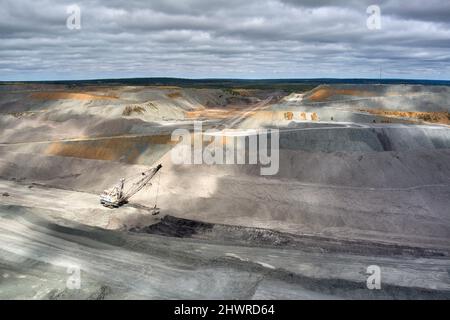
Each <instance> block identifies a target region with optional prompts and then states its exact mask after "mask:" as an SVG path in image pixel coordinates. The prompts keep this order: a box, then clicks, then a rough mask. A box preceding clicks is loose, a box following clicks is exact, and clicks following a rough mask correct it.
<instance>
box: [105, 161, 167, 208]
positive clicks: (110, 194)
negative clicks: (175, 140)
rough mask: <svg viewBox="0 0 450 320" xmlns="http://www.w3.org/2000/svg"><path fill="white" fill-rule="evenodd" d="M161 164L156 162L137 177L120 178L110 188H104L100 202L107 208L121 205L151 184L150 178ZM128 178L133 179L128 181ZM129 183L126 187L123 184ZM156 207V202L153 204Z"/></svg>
mask: <svg viewBox="0 0 450 320" xmlns="http://www.w3.org/2000/svg"><path fill="white" fill-rule="evenodd" d="M161 168H162V165H160V164H158V165H157V166H156V167H153V168H151V169H149V170H147V171H145V172H142V173H141V174H140V177H139V178H138V179H133V177H131V178H128V179H120V182H119V183H118V184H117V185H115V186H114V187H113V188H112V189H109V190H105V191H103V193H102V194H101V195H100V203H101V204H102V205H104V206H105V207H108V208H118V207H120V206H121V205H124V204H126V203H128V200H129V199H130V198H131V197H132V196H134V195H135V194H136V193H138V192H139V191H140V190H141V189H142V188H144V187H145V186H146V185H151V183H150V180H151V179H152V178H153V177H154V176H155V175H156V173H157V172H158V171H159V169H161ZM129 180H135V181H134V182H133V181H129ZM127 184H131V186H129V187H128V188H126V187H125V186H126V185H127ZM155 208H156V204H155Z"/></svg>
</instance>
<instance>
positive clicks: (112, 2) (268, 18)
mask: <svg viewBox="0 0 450 320" xmlns="http://www.w3.org/2000/svg"><path fill="white" fill-rule="evenodd" d="M73 4H76V5H78V7H79V8H80V10H81V20H80V22H81V29H73V28H72V29H70V28H68V27H67V20H68V18H69V16H70V15H71V13H68V11H67V9H68V8H67V7H68V6H70V5H73ZM373 4H375V5H378V6H379V8H380V9H381V17H380V23H381V24H380V27H381V28H380V29H377V28H376V24H375V25H374V24H372V25H371V28H368V26H367V19H368V17H369V16H370V14H368V13H367V8H368V6H369V5H373ZM0 5H1V7H0V8H1V9H0V80H45V79H88V78H89V79H92V78H110V77H114V78H118V77H159V76H162V77H185V78H316V77H328V78H348V77H362V78H378V77H379V72H380V67H381V68H382V76H383V77H385V78H415V79H450V1H448V0H428V1H423V0H410V1H400V0H398V1H394V0H370V1H361V0H350V1H331V0H305V1H302V0H147V1H138V0H127V1H125V0H124V1H118V0H109V1H99V0H83V1H81V0H71V1H66V0H62V1H61V0H58V1H57V0H0ZM72 12H73V11H72ZM369 18H370V17H369ZM370 21H374V20H370ZM74 23H76V20H74V19H72V18H69V25H70V26H74Z"/></svg>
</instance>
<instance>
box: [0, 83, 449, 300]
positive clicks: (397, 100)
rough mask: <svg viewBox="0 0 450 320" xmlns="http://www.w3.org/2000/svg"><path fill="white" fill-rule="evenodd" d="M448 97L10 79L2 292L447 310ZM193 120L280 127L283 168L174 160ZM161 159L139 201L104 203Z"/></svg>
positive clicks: (410, 90)
mask: <svg viewBox="0 0 450 320" xmlns="http://www.w3.org/2000/svg"><path fill="white" fill-rule="evenodd" d="M449 92H450V91H449V89H448V88H447V87H445V86H412V85H409V86H405V85H390V86H380V85H375V86H374V85H360V86H358V85H351V86H350V85H325V86H319V87H317V88H315V89H313V90H312V91H308V92H293V93H292V92H283V91H280V90H279V89H278V90H268V89H264V90H262V89H253V90H248V89H245V90H243V89H241V90H238V89H234V90H230V89H220V88H219V89H195V88H181V87H173V86H171V87H168V86H166V87H162V86H160V87H156V86H136V87H133V86H124V85H115V86H95V85H91V86H86V87H75V88H73V87H70V86H67V85H50V84H47V85H43V84H42V85H37V84H33V85H2V86H1V90H0V177H1V179H0V229H1V232H0V237H1V242H2V246H1V248H0V274H1V277H0V297H2V298H7V299H21V298H26V299H32V298H34V299H66V298H80V299H128V298H138V299H144V298H149V299H165V298H169V299H206V298H218V299H222V298H229V299H260V298H263V299H303V298H305V299H310V298H318V299H320V298H324V299H342V298H344V299H346V298H356V299H357V298H369V299H371V298H375V299H376V298H388V299H421V298H437V299H448V298H450V277H449V275H450V259H449V254H450V211H449V209H448V208H449V199H450V150H449V148H450V129H449V128H448V125H447V123H446V121H444V120H445V119H444V118H443V117H444V116H445V113H448V112H449V111H450V107H449V105H448V101H449V100H448V99H449V96H450V93H449ZM380 110H386V112H384V111H383V112H380ZM392 110H397V111H399V112H400V111H401V112H402V113H395V112H392ZM437 112H438V113H439V117H437V116H436V117H432V116H430V117H428V116H427V115H429V114H431V115H433V113H437ZM418 113H420V116H418ZM423 115H425V116H423ZM443 119H444V120H443ZM194 121H201V122H202V125H203V129H211V128H218V129H223V128H228V131H226V132H225V133H223V132H222V133H221V135H223V136H225V138H226V139H225V140H227V139H230V137H233V136H236V135H242V134H243V133H242V132H244V134H246V133H245V132H248V131H246V130H248V129H255V130H262V129H278V130H280V140H279V170H278V171H277V172H276V174H275V175H270V176H261V174H260V173H261V171H260V170H261V165H258V164H256V165H248V164H241V165H206V164H201V165H188V164H185V165H179V164H175V163H173V161H172V158H171V152H172V151H174V150H175V151H176V150H177V148H180V146H181V145H180V144H177V141H173V140H172V139H171V133H172V132H173V130H175V129H177V128H185V129H188V130H192V129H193V127H194ZM224 144H225V145H227V142H224ZM246 151H248V150H247V149H246ZM156 163H161V164H162V165H163V169H162V171H161V174H160V176H157V177H156V178H155V181H154V184H153V185H152V186H150V187H147V188H145V189H144V190H143V191H141V192H140V193H138V194H137V195H136V196H135V197H133V198H132V199H131V201H130V203H129V204H127V205H125V206H123V207H121V208H119V209H114V210H111V209H108V208H104V207H102V206H101V205H100V204H99V199H98V194H99V193H100V192H101V191H102V190H103V189H106V188H110V187H111V186H113V185H114V184H115V183H116V182H117V181H118V180H119V179H120V178H122V177H131V176H135V175H136V174H139V173H140V172H142V171H144V170H146V169H148V168H149V166H151V165H154V164H156ZM156 179H157V180H156ZM156 194H157V195H158V196H157V198H156ZM155 203H157V206H158V207H159V209H160V213H159V214H157V215H155V214H154V213H155V212H154V210H152V207H153V206H154V205H155ZM370 265H377V266H379V267H380V268H381V289H380V290H369V289H367V286H366V280H367V278H368V277H369V274H368V273H367V268H368V266H370ZM73 270H80V279H81V283H80V286H79V288H75V289H74V288H71V286H70V285H68V281H70V279H72V278H71V276H73V275H71V273H73ZM68 272H69V273H68Z"/></svg>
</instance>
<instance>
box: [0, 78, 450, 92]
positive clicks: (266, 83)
mask: <svg viewBox="0 0 450 320" xmlns="http://www.w3.org/2000/svg"><path fill="white" fill-rule="evenodd" d="M20 83H23V84H26V83H35V84H36V83H37V84H39V83H42V84H63V85H68V86H86V85H132V86H179V87H185V88H186V87H187V88H246V89H280V90H298V89H300V90H308V89H311V88H313V87H315V86H318V85H320V84H418V85H450V81H448V80H414V79H332V78H317V79H181V78H128V79H98V80H60V81H30V82H27V81H1V82H0V84H20Z"/></svg>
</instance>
